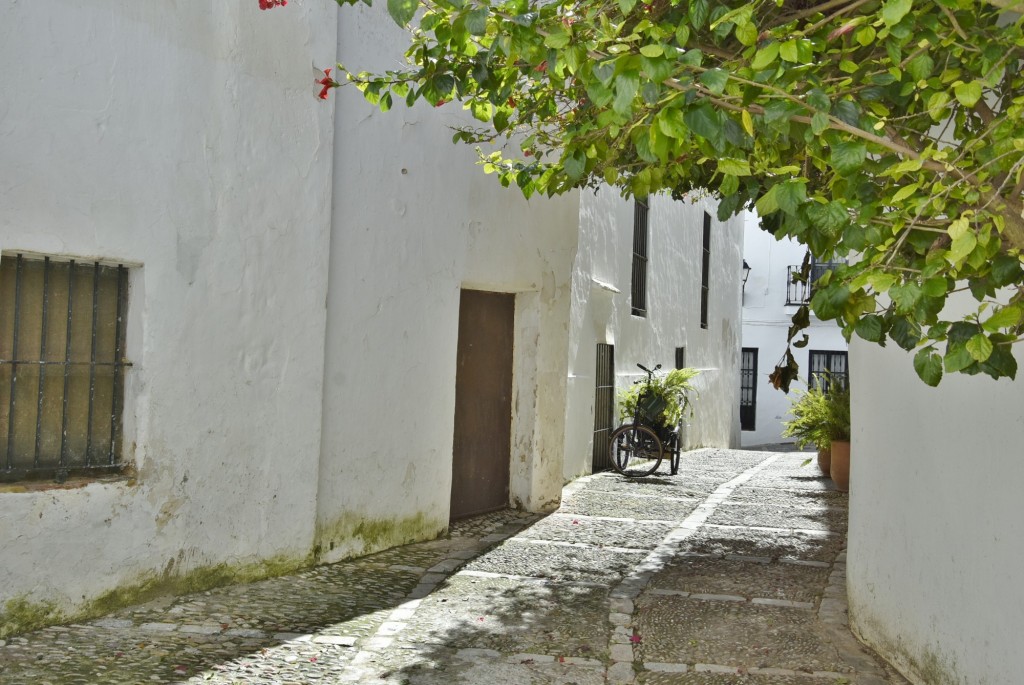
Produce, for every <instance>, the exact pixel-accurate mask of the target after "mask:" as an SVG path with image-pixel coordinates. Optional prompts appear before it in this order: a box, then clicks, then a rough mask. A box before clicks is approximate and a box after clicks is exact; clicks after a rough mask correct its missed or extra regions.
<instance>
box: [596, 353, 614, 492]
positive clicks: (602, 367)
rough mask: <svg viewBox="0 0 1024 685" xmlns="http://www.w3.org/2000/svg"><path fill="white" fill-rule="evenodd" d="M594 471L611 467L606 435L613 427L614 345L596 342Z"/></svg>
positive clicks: (609, 433)
mask: <svg viewBox="0 0 1024 685" xmlns="http://www.w3.org/2000/svg"><path fill="white" fill-rule="evenodd" d="M594 378H595V379H596V387H595V390H594V451H593V459H592V462H591V468H592V470H593V472H594V473H597V472H598V471H607V470H608V469H610V468H611V467H612V462H611V458H610V456H609V454H608V436H609V435H611V432H612V431H613V430H614V429H615V346H614V345H606V344H604V343H598V345H597V370H596V371H595V373H594Z"/></svg>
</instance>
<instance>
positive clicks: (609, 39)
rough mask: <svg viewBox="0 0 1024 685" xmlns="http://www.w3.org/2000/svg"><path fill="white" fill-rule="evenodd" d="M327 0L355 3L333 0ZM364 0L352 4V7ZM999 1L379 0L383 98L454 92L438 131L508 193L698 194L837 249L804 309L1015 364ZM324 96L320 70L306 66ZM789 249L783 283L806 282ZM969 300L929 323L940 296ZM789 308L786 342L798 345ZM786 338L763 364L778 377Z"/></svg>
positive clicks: (992, 366)
mask: <svg viewBox="0 0 1024 685" xmlns="http://www.w3.org/2000/svg"><path fill="white" fill-rule="evenodd" d="M337 1H338V2H339V4H347V3H351V2H355V0H337ZM363 1H368V0H363ZM1022 7H1024V4H1022V3H1017V2H1014V0H993V1H992V2H977V1H972V0H884V1H882V2H879V1H878V0H829V1H827V2H809V1H803V0H799V1H791V0H777V1H776V0H772V1H767V2H739V1H737V0H733V1H732V2H723V3H710V2H707V0H695V1H691V2H671V1H670V0H649V1H648V2H643V1H642V0H640V1H638V0H599V1H594V2H589V1H578V2H573V1H570V0H553V1H550V2H548V1H544V2H536V1H533V0H505V1H494V2H489V1H488V0H418V1H417V0H388V10H389V12H390V13H391V15H392V17H394V19H395V20H396V21H397V22H398V23H399V24H401V25H403V26H404V25H409V24H410V23H411V22H413V23H415V27H414V28H412V30H411V38H410V45H409V48H408V51H407V54H406V56H407V61H408V67H407V68H406V69H402V70H397V71H393V72H387V73H384V74H367V73H360V74H351V73H348V74H347V76H348V78H349V79H350V80H351V81H352V82H354V83H355V84H356V85H357V86H358V87H359V88H360V89H361V90H362V91H363V93H364V95H365V97H366V98H367V99H368V100H369V101H370V102H371V103H374V104H376V105H378V106H379V107H380V108H381V109H382V110H387V109H389V108H390V107H391V106H392V105H393V104H394V102H396V101H403V102H405V103H406V104H409V105H412V104H413V103H415V102H416V101H418V100H425V101H426V102H428V103H430V104H433V105H438V104H442V103H448V102H451V103H453V104H454V103H461V104H462V106H464V107H465V108H467V109H468V110H470V111H471V112H472V114H473V116H474V117H475V118H476V119H478V120H479V121H480V122H481V123H480V126H479V127H477V128H466V129H463V130H460V131H458V132H457V133H456V134H455V139H456V140H458V141H463V142H467V143H495V142H499V143H502V142H504V143H506V144H505V145H504V146H503V147H501V148H499V151H498V152H492V153H488V154H486V156H485V158H484V160H483V164H484V168H485V170H486V171H487V172H490V173H495V174H497V175H498V177H499V178H500V180H501V182H502V183H503V184H505V185H507V186H508V185H515V186H517V187H518V188H520V189H521V190H522V192H523V193H525V194H526V195H527V196H529V195H531V194H533V193H545V194H548V195H553V194H557V193H563V192H566V191H568V190H570V189H573V188H580V187H588V186H596V185H599V184H610V185H614V186H617V187H618V188H619V189H620V190H621V191H622V192H623V193H624V194H626V195H635V196H640V197H643V196H647V195H649V194H651V193H658V192H667V193H670V194H672V195H673V196H676V197H682V196H684V195H685V194H687V193H690V192H694V191H698V190H701V189H704V190H706V191H709V192H712V193H714V194H716V195H717V196H718V198H719V200H720V205H719V215H720V218H722V219H725V218H727V217H728V216H730V215H732V214H734V213H735V212H737V211H740V210H742V209H744V208H754V209H756V210H757V213H758V215H759V216H760V217H761V221H762V227H763V228H765V229H766V230H768V231H770V232H772V233H774V234H775V235H776V236H779V237H785V236H788V237H793V238H796V239H797V240H799V241H801V242H802V243H804V244H806V245H807V247H808V248H809V250H810V252H811V253H812V254H813V255H814V256H815V257H816V258H818V259H820V260H822V261H833V260H834V259H835V258H841V259H847V260H848V262H849V263H848V265H846V266H840V267H838V268H836V269H835V270H834V271H833V272H831V273H827V274H826V275H825V276H824V277H823V278H821V279H820V280H818V281H816V282H815V284H814V295H813V298H812V300H811V304H810V307H811V309H813V311H814V313H815V314H816V315H817V316H818V317H819V318H822V319H836V320H838V321H839V323H840V324H841V325H842V327H843V331H844V333H845V334H846V335H847V337H849V336H851V335H854V334H856V335H858V336H860V337H862V338H864V339H866V340H868V341H872V342H876V343H878V344H883V345H884V344H885V343H886V341H888V340H891V341H892V342H894V343H895V344H897V345H899V346H900V347H902V348H904V349H906V350H909V351H913V350H916V354H915V355H914V367H915V369H916V371H917V373H918V375H919V376H920V377H921V378H922V380H924V382H925V383H928V384H929V385H936V384H938V383H939V381H940V379H941V377H942V374H943V371H945V372H961V373H967V374H977V373H986V374H988V375H990V376H992V377H993V378H1000V377H1010V378H1013V377H1014V376H1015V374H1016V371H1017V363H1016V361H1015V359H1014V356H1013V352H1012V350H1013V345H1014V344H1015V343H1017V342H1019V341H1020V340H1022V339H1024V287H1022V286H1024V269H1022V252H1021V250H1022V248H1024V74H1022V71H1024V69H1022V65H1024V33H1022V19H1021V17H1020V15H1019V14H1014V13H1013V12H1011V11H1008V10H1013V11H1015V12H1020V11H1021V9H1022ZM320 83H321V84H323V85H324V86H325V88H324V92H323V94H322V95H323V96H326V92H327V90H328V89H329V88H330V87H333V86H334V85H336V84H335V82H334V81H332V80H331V79H330V77H329V74H328V75H327V76H326V77H325V79H323V80H322V81H321V82H320ZM808 267H809V265H808V264H806V263H805V265H804V270H803V275H802V277H803V278H804V279H806V278H807V277H808V272H809V268H808ZM960 290H966V291H969V292H970V293H971V294H972V295H973V296H974V298H975V300H976V301H977V306H976V307H975V308H974V309H973V311H971V312H970V313H969V314H968V315H966V316H963V317H959V318H954V319H952V320H947V319H945V318H943V308H944V306H945V304H946V302H947V298H948V297H949V296H950V295H951V294H952V293H955V292H957V291H960ZM808 324H809V312H808V309H807V308H806V307H804V308H801V309H800V311H798V312H797V314H796V316H795V317H794V323H793V326H792V327H791V328H790V336H789V337H790V342H791V343H792V344H793V345H795V346H801V345H802V344H806V340H807V338H806V336H803V337H802V339H800V335H801V331H802V330H803V329H804V328H806V327H807V325H808ZM796 371H797V365H796V362H795V360H794V358H793V355H792V352H791V351H789V350H787V352H786V355H785V357H784V358H783V360H782V361H781V362H780V365H779V366H778V367H777V368H776V371H775V373H774V374H773V376H772V380H773V382H774V383H775V384H776V386H777V387H783V388H786V389H788V387H789V384H790V382H791V380H792V379H793V378H795V375H796Z"/></svg>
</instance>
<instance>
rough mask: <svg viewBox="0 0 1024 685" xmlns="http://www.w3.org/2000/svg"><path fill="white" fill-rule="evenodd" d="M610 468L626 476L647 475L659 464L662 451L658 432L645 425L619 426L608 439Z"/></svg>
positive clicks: (638, 476) (656, 468) (655, 469)
mask: <svg viewBox="0 0 1024 685" xmlns="http://www.w3.org/2000/svg"><path fill="white" fill-rule="evenodd" d="M608 452H609V456H610V457H611V461H612V468H613V469H615V470H616V471H617V472H619V473H621V474H622V475H623V476H626V477H627V478H642V477H644V476H649V475H651V474H652V473H654V472H655V471H657V470H658V467H659V466H661V458H662V456H663V455H664V452H663V450H662V447H661V440H659V439H658V434H657V433H655V432H654V431H653V430H651V429H650V428H648V427H647V426H637V425H633V424H628V425H625V426H619V427H618V428H616V429H615V432H614V433H612V435H611V438H609V440H608Z"/></svg>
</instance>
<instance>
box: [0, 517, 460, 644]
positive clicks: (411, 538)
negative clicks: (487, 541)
mask: <svg viewBox="0 0 1024 685" xmlns="http://www.w3.org/2000/svg"><path fill="white" fill-rule="evenodd" d="M447 526H448V522H447V521H446V520H445V521H440V520H437V519H432V518H428V517H427V516H426V515H424V514H416V515H415V516H410V517H406V518H400V519H373V518H366V517H360V516H356V515H354V514H346V515H344V516H342V517H340V518H339V519H337V520H336V521H335V522H334V523H333V524H331V525H329V526H318V528H317V537H316V540H317V546H316V547H315V548H314V550H313V551H311V552H310V553H309V554H307V555H306V556H303V557H291V556H277V557H272V558H270V559H265V560H262V561H258V562H250V563H243V564H226V563H225V564H216V565H213V566H204V567H201V568H197V569H192V570H190V571H187V572H180V571H179V570H178V568H177V566H178V565H179V563H180V562H179V561H178V560H171V561H169V562H168V564H167V566H166V567H165V569H164V570H163V572H148V573H143V574H140V575H139V576H137V577H136V578H134V579H130V580H127V581H126V582H124V583H122V584H121V585H120V586H119V587H117V588H115V589H113V590H110V591H109V592H106V593H104V594H102V595H100V596H98V597H94V598H92V599H91V600H89V601H87V602H86V603H85V604H84V605H81V606H78V607H75V608H73V609H62V608H60V606H59V605H58V604H57V603H54V602H48V601H31V600H30V599H29V597H28V596H21V597H15V598H13V599H10V600H8V601H7V603H6V604H4V605H0V639H3V638H6V637H7V636H9V635H15V634H18V633H24V632H27V631H30V630H36V629H38V628H43V627H45V626H50V625H55V624H58V623H71V622H74V621H83V620H87V619H90V618H96V617H98V616H102V615H104V614H109V613H111V612H113V611H117V610H119V609H123V608H125V607H130V606H135V605H138V604H144V603H145V602H149V601H152V600H154V599H157V598H159V597H173V596H176V595H185V594H189V593H193V592H203V591H205V590H210V589H212V588H215V587H222V586H225V585H236V584H239V583H251V582H253V581H256V580H262V579H264V578H272V577H275V576H281V575H285V574H287V573H291V572H293V571H297V570H299V569H302V568H308V567H310V566H312V565H314V564H315V563H317V561H318V557H319V556H320V554H321V552H323V553H326V552H328V551H329V550H331V549H334V548H341V549H342V550H343V552H344V554H343V556H344V557H345V558H350V557H357V556H363V555H366V554H371V553H373V552H379V551H381V550H384V549H388V548H390V547H396V546H398V545H404V544H408V543H410V542H420V541H423V540H432V539H434V538H436V537H438V536H439V535H441V534H442V533H443V532H444V531H445V529H446V528H447Z"/></svg>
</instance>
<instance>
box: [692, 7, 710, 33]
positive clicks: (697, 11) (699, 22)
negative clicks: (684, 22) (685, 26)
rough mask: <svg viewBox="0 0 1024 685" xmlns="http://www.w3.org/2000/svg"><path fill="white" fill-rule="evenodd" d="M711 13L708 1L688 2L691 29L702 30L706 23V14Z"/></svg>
mask: <svg viewBox="0 0 1024 685" xmlns="http://www.w3.org/2000/svg"><path fill="white" fill-rule="evenodd" d="M710 11H711V5H710V3H709V2H708V0H690V8H689V14H690V24H691V25H692V26H693V28H695V29H697V30H698V31H699V30H700V29H702V28H704V24H706V23H707V21H708V14H709V13H710Z"/></svg>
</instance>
